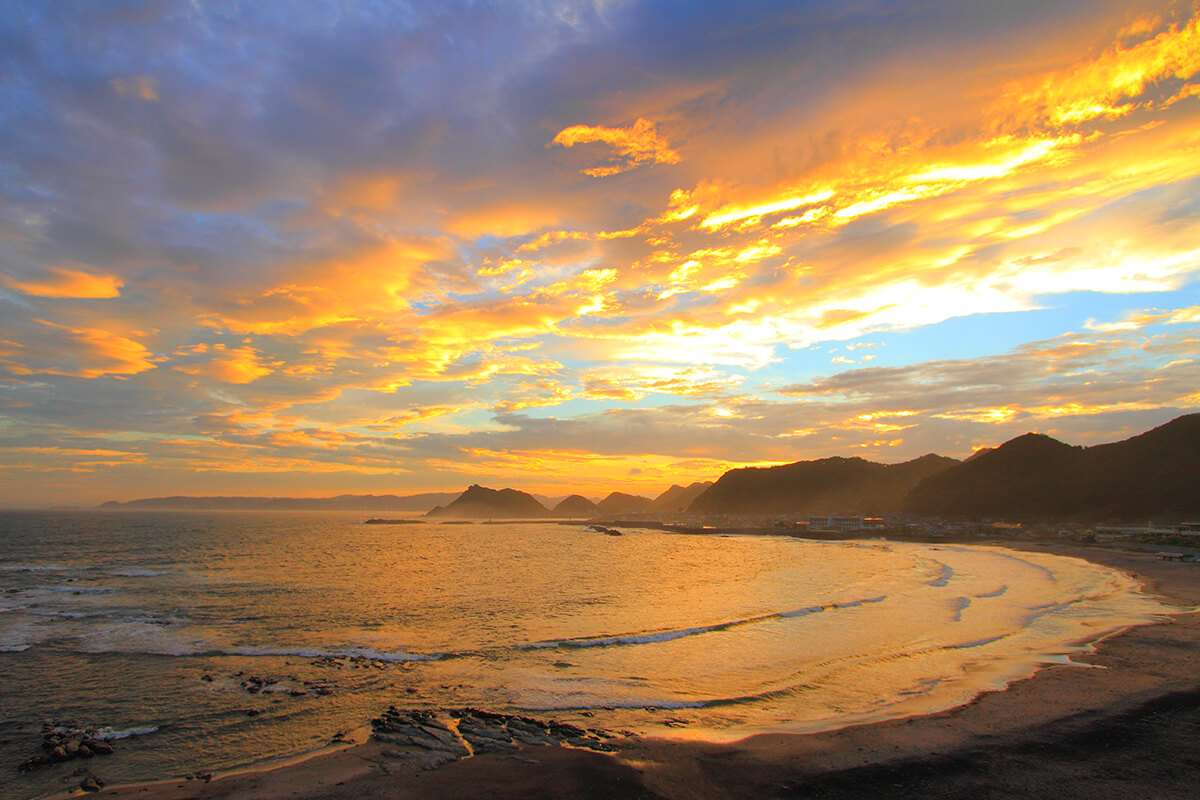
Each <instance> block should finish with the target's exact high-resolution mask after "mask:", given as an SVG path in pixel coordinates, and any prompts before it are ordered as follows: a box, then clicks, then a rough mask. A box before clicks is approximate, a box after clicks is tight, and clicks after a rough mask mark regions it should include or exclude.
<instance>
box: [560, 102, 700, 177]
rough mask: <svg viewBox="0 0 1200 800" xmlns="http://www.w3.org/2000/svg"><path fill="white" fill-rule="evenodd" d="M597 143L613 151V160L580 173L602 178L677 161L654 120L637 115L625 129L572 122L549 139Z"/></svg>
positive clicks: (571, 143) (563, 142)
mask: <svg viewBox="0 0 1200 800" xmlns="http://www.w3.org/2000/svg"><path fill="white" fill-rule="evenodd" d="M592 142H599V143H601V144H605V145H608V146H609V147H610V148H612V150H613V151H614V153H615V158H614V161H615V163H612V164H606V165H604V166H599V167H591V168H589V169H584V170H582V172H583V174H584V175H590V176H591V177H593V178H602V177H606V176H608V175H616V174H618V173H621V172H626V171H628V170H631V169H634V168H635V167H640V166H642V165H644V164H677V163H679V154H678V153H676V152H675V151H674V150H672V149H671V148H670V146H669V144H668V142H667V140H666V139H664V138H662V137H660V136H659V135H658V133H657V132H656V131H655V130H654V123H653V122H651V121H650V120H648V119H642V118H641V117H639V118H638V119H637V121H635V122H634V123H633V125H632V126H631V127H628V128H606V127H604V126H600V125H572V126H571V127H569V128H563V129H562V130H561V131H559V132H558V135H556V136H555V137H554V139H553V140H552V141H551V142H550V143H551V144H556V145H559V146H561V147H567V148H571V147H574V146H575V145H577V144H589V143H592Z"/></svg>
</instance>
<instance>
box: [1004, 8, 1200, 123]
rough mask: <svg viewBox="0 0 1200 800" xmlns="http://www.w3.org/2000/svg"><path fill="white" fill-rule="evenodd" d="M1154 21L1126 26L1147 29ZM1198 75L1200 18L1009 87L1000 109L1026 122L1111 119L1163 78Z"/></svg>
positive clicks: (1131, 106) (1134, 104)
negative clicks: (1150, 37) (1127, 46)
mask: <svg viewBox="0 0 1200 800" xmlns="http://www.w3.org/2000/svg"><path fill="white" fill-rule="evenodd" d="M1153 24H1154V21H1152V20H1147V21H1145V22H1144V24H1142V25H1138V26H1133V27H1130V28H1127V29H1126V31H1127V32H1134V31H1148V30H1149V29H1151V26H1152V25H1153ZM1197 72H1200V18H1193V19H1192V20H1190V21H1189V22H1188V23H1186V24H1184V25H1182V26H1180V25H1173V26H1171V27H1170V28H1168V29H1167V30H1165V31H1163V32H1162V33H1160V34H1158V35H1157V36H1155V37H1154V38H1152V39H1147V40H1145V41H1143V42H1140V43H1139V44H1136V45H1134V46H1132V47H1129V48H1126V47H1123V46H1121V45H1120V44H1116V45H1114V46H1112V47H1110V48H1109V49H1107V50H1105V51H1104V53H1103V54H1102V55H1101V56H1099V57H1098V58H1095V59H1092V60H1090V61H1085V62H1082V63H1080V64H1077V65H1075V66H1073V67H1071V68H1069V69H1066V70H1061V71H1058V72H1053V73H1050V74H1047V75H1043V76H1039V77H1038V78H1037V79H1035V80H1034V81H1031V82H1025V83H1020V82H1018V83H1015V84H1013V85H1011V86H1009V87H1008V89H1007V91H1006V92H1005V94H1004V97H1003V98H1002V99H1001V101H1000V107H1001V108H1002V109H1004V111H1005V112H1007V114H1009V115H1012V117H1013V118H1015V119H1017V120H1022V121H1035V120H1040V121H1045V122H1047V123H1049V124H1050V125H1054V126H1061V125H1073V124H1078V123H1080V122H1086V121H1088V120H1092V119H1096V118H1107V119H1113V118H1115V117H1120V116H1125V115H1126V114H1129V113H1131V112H1132V111H1133V110H1134V109H1135V108H1137V106H1138V103H1137V102H1136V100H1137V99H1138V98H1139V97H1141V96H1142V94H1143V93H1144V92H1145V91H1146V88H1147V87H1148V86H1149V85H1151V84H1153V83H1155V82H1157V81H1160V80H1163V79H1164V78H1178V79H1184V80H1186V79H1188V78H1191V77H1193V76H1194V75H1195V74H1196V73H1197Z"/></svg>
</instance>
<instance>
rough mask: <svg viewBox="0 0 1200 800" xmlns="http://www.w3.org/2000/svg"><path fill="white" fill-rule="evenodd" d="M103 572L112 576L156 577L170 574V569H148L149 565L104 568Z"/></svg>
mask: <svg viewBox="0 0 1200 800" xmlns="http://www.w3.org/2000/svg"><path fill="white" fill-rule="evenodd" d="M105 572H106V573H107V574H109V575H112V576H113V577H114V578H156V577H158V576H159V575H170V574H171V571H170V570H166V569H150V568H149V567H138V566H133V567H118V568H117V569H106V570H105Z"/></svg>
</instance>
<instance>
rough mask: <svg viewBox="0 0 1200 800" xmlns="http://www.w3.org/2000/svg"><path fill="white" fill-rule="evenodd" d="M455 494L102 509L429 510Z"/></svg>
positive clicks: (202, 500) (168, 501)
mask: <svg viewBox="0 0 1200 800" xmlns="http://www.w3.org/2000/svg"><path fill="white" fill-rule="evenodd" d="M457 496H458V495H457V494H456V493H454V492H427V493H425V494H412V495H406V496H402V497H398V496H396V495H394V494H382V495H374V494H343V495H338V496H337V497H184V496H175V497H148V498H145V499H142V500H130V501H129V502H127V503H119V502H117V501H116V500H109V501H108V502H107V503H103V504H101V505H100V508H103V509H128V510H163V511H428V510H429V509H431V508H433V507H434V506H436V505H438V504H439V503H448V502H450V501H451V500H453V499H454V498H455V497H457Z"/></svg>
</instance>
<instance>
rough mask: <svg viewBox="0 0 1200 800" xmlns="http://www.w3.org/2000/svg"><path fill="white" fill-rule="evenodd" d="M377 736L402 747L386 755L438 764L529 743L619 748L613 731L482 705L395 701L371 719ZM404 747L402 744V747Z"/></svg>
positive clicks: (598, 749)
mask: <svg viewBox="0 0 1200 800" xmlns="http://www.w3.org/2000/svg"><path fill="white" fill-rule="evenodd" d="M371 728H372V730H373V733H372V738H373V739H374V740H375V741H378V742H384V743H387V744H391V745H395V746H396V747H394V748H390V749H386V750H383V751H382V755H384V756H386V757H388V758H393V759H397V760H400V761H407V762H411V763H415V764H417V765H418V766H420V767H421V768H422V769H436V768H437V767H440V766H442V765H443V764H447V763H449V762H451V761H458V760H459V759H463V758H467V757H470V756H477V755H485V754H488V753H508V754H511V753H516V752H517V751H518V750H519V749H520V746H521V745H526V746H529V747H562V746H568V747H576V748H581V749H584V750H591V751H593V752H606V753H611V752H614V751H615V749H616V748H614V747H613V746H612V745H610V744H608V743H607V742H606V741H605V740H607V739H611V738H612V736H611V735H609V734H607V733H605V732H602V731H595V730H585V729H583V728H579V727H576V726H574V725H568V724H565V723H560V722H553V721H550V722H547V721H545V720H540V719H534V718H533V717H521V716H514V715H510V714H497V713H494V712H490V711H481V710H479V709H477V708H459V709H451V710H448V711H446V712H444V713H440V714H439V713H436V712H433V711H427V710H419V709H417V710H410V711H401V710H399V709H397V708H396V707H395V706H392V707H390V708H389V709H388V710H387V711H386V712H384V713H383V714H382V715H381V716H379V717H376V718H375V719H373V720H371ZM397 748H399V749H397Z"/></svg>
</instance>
